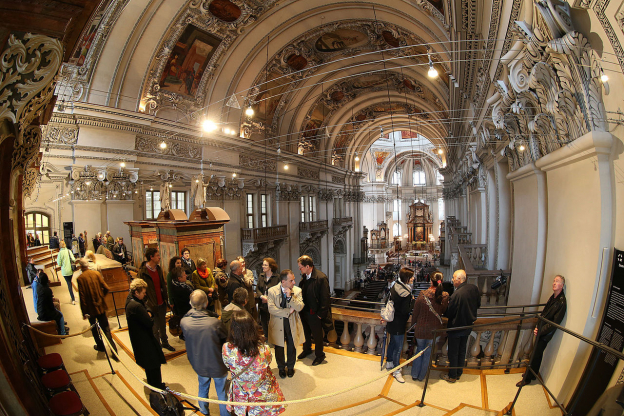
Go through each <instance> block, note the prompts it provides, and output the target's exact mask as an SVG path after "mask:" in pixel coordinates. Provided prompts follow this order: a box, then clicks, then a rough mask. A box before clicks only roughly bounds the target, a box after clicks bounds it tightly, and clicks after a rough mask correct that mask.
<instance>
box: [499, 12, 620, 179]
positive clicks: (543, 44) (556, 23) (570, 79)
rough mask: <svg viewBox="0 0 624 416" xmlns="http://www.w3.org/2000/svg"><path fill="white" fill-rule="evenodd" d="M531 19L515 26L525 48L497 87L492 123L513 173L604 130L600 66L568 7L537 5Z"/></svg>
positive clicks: (605, 87)
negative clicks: (499, 132) (503, 141)
mask: <svg viewBox="0 0 624 416" xmlns="http://www.w3.org/2000/svg"><path fill="white" fill-rule="evenodd" d="M533 15H534V16H533V17H534V18H533V24H532V25H530V24H528V23H526V22H525V21H517V22H515V25H516V31H517V33H518V34H519V35H520V36H521V38H522V42H523V43H524V47H523V48H522V49H521V50H519V51H518V53H517V55H516V57H515V58H513V57H509V58H513V59H511V60H510V64H509V75H507V76H505V77H503V78H502V79H500V80H498V81H497V82H496V84H495V86H496V90H497V92H496V94H498V97H499V98H498V100H497V101H496V102H495V103H494V105H493V109H492V120H493V122H494V125H495V127H496V128H497V129H500V130H503V131H505V133H506V137H505V139H506V140H508V141H509V145H508V146H507V148H506V150H504V153H505V154H506V155H507V156H508V157H509V163H510V167H511V170H516V169H518V168H520V167H521V166H524V165H525V164H527V163H530V162H532V161H535V160H537V159H539V158H540V157H542V156H544V155H546V154H548V153H550V152H552V151H554V150H556V149H558V148H559V147H561V146H563V145H565V144H567V143H569V142H571V141H574V140H576V139H577V138H579V137H581V136H583V135H584V134H586V133H588V132H591V131H605V130H606V124H605V119H606V117H605V109H604V105H603V101H602V91H603V85H602V83H601V80H600V75H601V72H602V68H601V66H600V61H599V59H598V57H597V55H596V53H595V52H594V50H593V49H592V48H591V45H590V44H589V41H588V40H587V39H586V38H585V37H584V36H583V34H581V33H580V32H577V31H576V30H575V29H574V26H573V24H572V20H571V19H570V6H569V5H568V3H565V2H560V1H558V0H546V1H538V2H536V3H535V5H534V7H533ZM604 90H605V93H608V86H607V85H605V86H604Z"/></svg>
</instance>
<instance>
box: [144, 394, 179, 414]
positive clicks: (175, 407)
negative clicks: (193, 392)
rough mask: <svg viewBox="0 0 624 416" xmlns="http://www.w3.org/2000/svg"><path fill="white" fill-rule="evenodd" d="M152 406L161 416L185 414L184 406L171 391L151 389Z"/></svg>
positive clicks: (150, 399)
mask: <svg viewBox="0 0 624 416" xmlns="http://www.w3.org/2000/svg"><path fill="white" fill-rule="evenodd" d="M149 401H150V407H151V408H152V409H153V410H154V411H155V412H156V413H157V414H158V415H159V416H184V406H183V405H182V402H180V401H179V400H178V399H176V397H175V396H174V395H173V393H171V392H170V391H166V392H165V393H159V392H157V391H153V390H152V391H150V398H149Z"/></svg>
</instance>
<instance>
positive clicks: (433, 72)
mask: <svg viewBox="0 0 624 416" xmlns="http://www.w3.org/2000/svg"><path fill="white" fill-rule="evenodd" d="M427 75H429V78H435V77H437V76H438V71H437V70H436V69H435V68H434V67H433V62H431V61H429V71H428V72H427Z"/></svg>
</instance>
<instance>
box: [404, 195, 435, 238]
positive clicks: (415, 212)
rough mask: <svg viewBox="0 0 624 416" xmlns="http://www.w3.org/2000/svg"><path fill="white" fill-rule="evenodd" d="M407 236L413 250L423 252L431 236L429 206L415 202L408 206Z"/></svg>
mask: <svg viewBox="0 0 624 416" xmlns="http://www.w3.org/2000/svg"><path fill="white" fill-rule="evenodd" d="M407 235H408V240H407V241H408V242H410V243H411V244H412V245H413V247H412V249H415V250H425V249H426V247H427V246H428V244H429V240H430V236H432V235H433V220H432V217H431V211H430V210H429V205H427V204H425V203H423V202H415V203H413V204H412V205H410V206H409V212H408V213H407Z"/></svg>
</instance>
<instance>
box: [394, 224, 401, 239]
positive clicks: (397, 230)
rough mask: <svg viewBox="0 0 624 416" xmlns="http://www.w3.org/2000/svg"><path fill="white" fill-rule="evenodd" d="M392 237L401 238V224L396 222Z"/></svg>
mask: <svg viewBox="0 0 624 416" xmlns="http://www.w3.org/2000/svg"><path fill="white" fill-rule="evenodd" d="M392 236H393V237H401V224H399V223H398V222H395V223H394V225H393V226H392Z"/></svg>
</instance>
